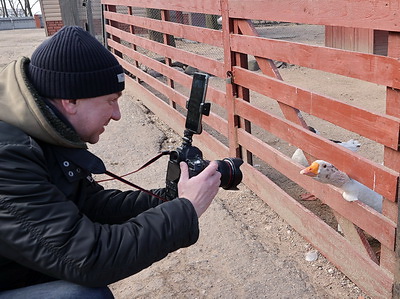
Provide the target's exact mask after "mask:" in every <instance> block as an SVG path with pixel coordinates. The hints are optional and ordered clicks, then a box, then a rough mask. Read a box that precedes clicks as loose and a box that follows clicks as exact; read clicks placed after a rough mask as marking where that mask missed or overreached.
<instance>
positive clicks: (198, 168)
mask: <svg viewBox="0 0 400 299" xmlns="http://www.w3.org/2000/svg"><path fill="white" fill-rule="evenodd" d="M207 84H208V75H206V74H201V73H195V74H194V76H193V82H192V89H191V92H190V98H189V100H188V102H187V104H186V108H187V110H188V111H187V116H186V124H185V127H186V129H185V131H184V137H183V138H182V139H183V142H182V145H181V146H180V147H178V148H177V149H176V150H174V151H171V152H170V158H169V161H168V167H167V177H166V199H168V200H172V199H174V198H176V197H177V196H178V181H179V177H180V174H181V171H180V166H179V163H180V162H182V161H183V162H185V163H186V164H187V165H188V168H189V177H193V176H196V175H198V174H199V173H200V172H202V171H203V170H204V169H205V168H206V167H207V166H208V164H210V161H208V160H204V159H203V153H202V152H201V150H200V149H199V148H197V147H195V146H193V145H192V136H193V134H201V132H202V124H201V117H202V115H209V112H210V104H209V103H204V100H205V96H206V91H207ZM217 163H218V171H219V172H220V173H221V184H220V187H222V188H224V189H226V190H237V185H238V184H239V183H240V182H241V181H242V177H243V175H242V172H241V171H240V168H239V167H240V165H242V164H243V160H242V159H240V158H225V159H223V160H217Z"/></svg>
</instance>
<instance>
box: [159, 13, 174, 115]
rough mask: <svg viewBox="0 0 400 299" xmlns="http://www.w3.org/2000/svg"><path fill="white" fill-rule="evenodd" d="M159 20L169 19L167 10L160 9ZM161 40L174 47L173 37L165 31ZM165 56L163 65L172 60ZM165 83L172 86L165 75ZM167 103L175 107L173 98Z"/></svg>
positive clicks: (169, 63)
mask: <svg viewBox="0 0 400 299" xmlns="http://www.w3.org/2000/svg"><path fill="white" fill-rule="evenodd" d="M161 20H162V21H169V20H170V14H169V11H168V10H161ZM163 40H164V44H166V45H170V46H174V47H175V37H174V36H172V35H169V34H166V33H163ZM164 58H165V65H167V66H171V64H172V60H171V58H169V57H164ZM167 84H168V86H169V87H171V88H174V86H175V85H174V81H173V80H172V79H171V78H169V77H167ZM169 104H170V105H171V106H172V107H173V108H175V109H176V103H175V102H174V101H173V99H171V98H170V99H169Z"/></svg>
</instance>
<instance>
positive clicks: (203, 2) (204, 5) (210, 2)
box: [101, 0, 221, 15]
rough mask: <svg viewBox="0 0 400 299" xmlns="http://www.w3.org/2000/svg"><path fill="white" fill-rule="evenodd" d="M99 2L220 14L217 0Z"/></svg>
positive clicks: (122, 0)
mask: <svg viewBox="0 0 400 299" xmlns="http://www.w3.org/2000/svg"><path fill="white" fill-rule="evenodd" d="M101 4H109V5H124V6H134V7H144V8H156V9H165V10H179V11H190V12H198V13H205V14H213V15H220V14H221V7H220V5H219V1H215V0H185V1H182V0H168V1H158V0H146V1H142V0H102V1H101Z"/></svg>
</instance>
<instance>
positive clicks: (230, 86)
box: [221, 0, 241, 157]
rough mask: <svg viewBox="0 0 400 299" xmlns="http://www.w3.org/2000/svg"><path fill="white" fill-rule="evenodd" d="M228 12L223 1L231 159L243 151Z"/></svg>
mask: <svg viewBox="0 0 400 299" xmlns="http://www.w3.org/2000/svg"><path fill="white" fill-rule="evenodd" d="M228 11H229V10H228V0H221V14H222V36H223V40H224V44H223V45H224V65H225V80H226V84H225V86H226V110H227V119H228V142H229V155H230V156H231V157H240V156H241V151H240V147H239V145H238V141H237V128H238V125H239V117H238V116H237V115H236V113H235V98H236V96H237V90H236V87H235V83H234V78H233V76H232V71H233V66H234V65H235V57H234V55H233V52H232V51H231V47H230V38H229V34H230V33H231V32H233V31H234V29H233V27H234V24H233V20H231V19H229V14H228Z"/></svg>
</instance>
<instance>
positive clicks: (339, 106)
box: [234, 67, 400, 150]
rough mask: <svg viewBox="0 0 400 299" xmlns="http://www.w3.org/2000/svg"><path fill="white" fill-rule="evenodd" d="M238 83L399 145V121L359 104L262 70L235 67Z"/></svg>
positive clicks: (348, 128) (386, 142) (395, 145)
mask: <svg viewBox="0 0 400 299" xmlns="http://www.w3.org/2000/svg"><path fill="white" fill-rule="evenodd" d="M234 78H235V83H236V84H239V85H243V86H245V87H247V88H249V89H251V90H254V91H257V92H259V93H261V94H263V95H265V96H267V97H271V98H273V99H275V100H277V101H279V102H283V103H285V104H287V105H289V106H292V107H296V108H298V109H299V110H301V111H304V112H306V113H309V114H312V115H314V116H317V117H319V118H321V119H324V120H326V121H329V122H331V123H333V124H335V125H338V126H340V127H342V128H345V129H347V130H350V131H353V132H356V133H358V134H360V135H362V136H365V137H367V138H369V139H372V140H375V141H376V142H379V143H381V144H383V145H386V146H388V147H390V148H393V149H396V150H397V148H398V145H399V129H400V121H399V119H398V118H395V117H391V116H387V115H380V114H377V113H373V112H369V111H366V110H364V109H361V108H357V107H354V106H351V105H348V104H345V103H343V102H340V101H339V100H335V99H332V98H328V97H325V96H322V95H319V94H316V93H313V92H311V91H308V90H305V89H302V88H299V87H297V86H295V85H292V84H288V83H285V82H284V81H281V80H277V79H274V78H271V77H268V76H265V75H262V74H256V73H254V72H251V71H248V70H245V69H242V68H239V67H235V68H234Z"/></svg>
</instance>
